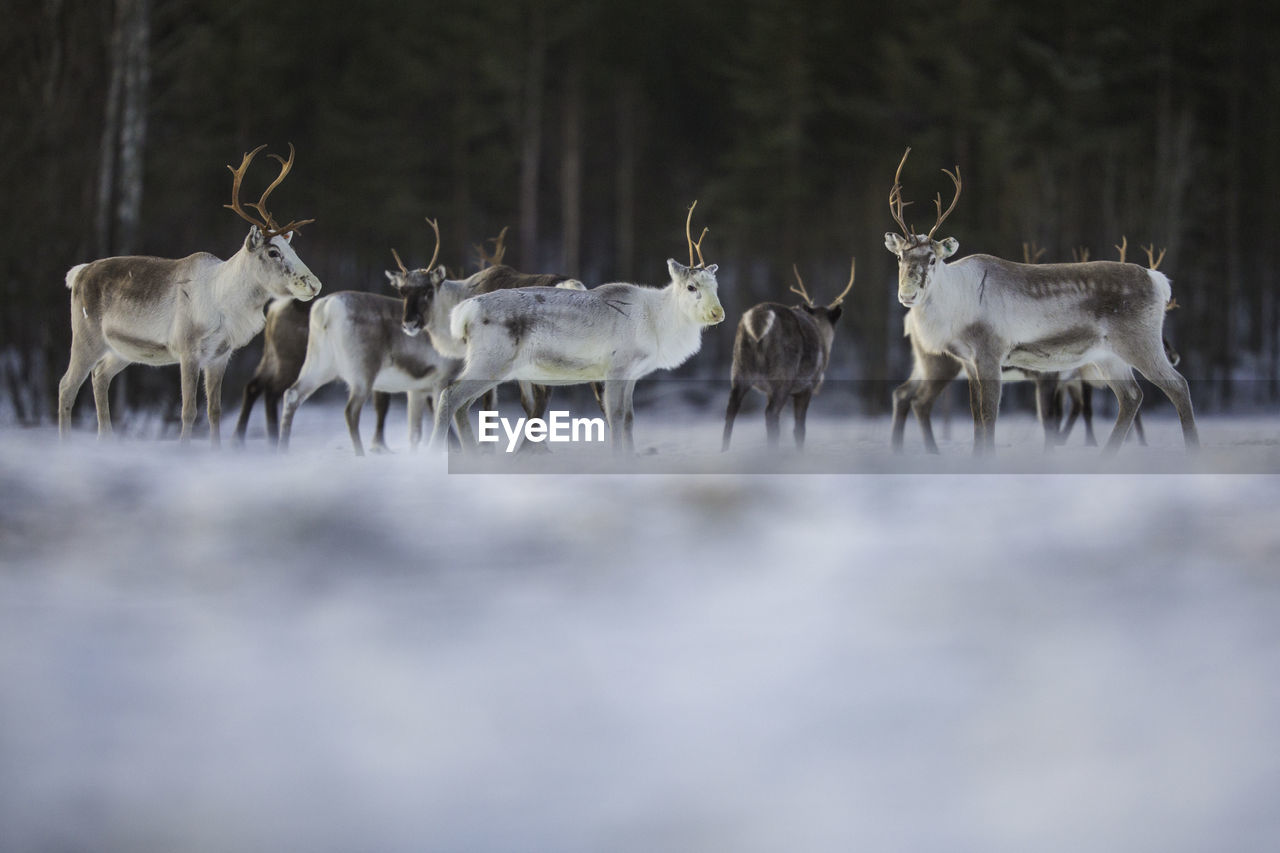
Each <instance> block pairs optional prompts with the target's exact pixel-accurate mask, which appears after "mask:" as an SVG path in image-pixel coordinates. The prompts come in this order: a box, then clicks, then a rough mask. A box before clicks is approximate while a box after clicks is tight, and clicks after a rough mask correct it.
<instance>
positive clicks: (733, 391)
mask: <svg viewBox="0 0 1280 853" xmlns="http://www.w3.org/2000/svg"><path fill="white" fill-rule="evenodd" d="M750 390H751V389H750V387H749V386H747V385H741V384H736V383H735V384H733V385H730V386H729V406H728V408H726V409H725V410H724V437H723V438H722V439H721V440H720V452H721V453H724V452H725V451H726V450H728V449H729V440H730V438H732V437H733V422H734V421H735V420H737V418H738V410H739V409H741V408H742V400H743V398H744V397H746V396H747V392H748V391H750Z"/></svg>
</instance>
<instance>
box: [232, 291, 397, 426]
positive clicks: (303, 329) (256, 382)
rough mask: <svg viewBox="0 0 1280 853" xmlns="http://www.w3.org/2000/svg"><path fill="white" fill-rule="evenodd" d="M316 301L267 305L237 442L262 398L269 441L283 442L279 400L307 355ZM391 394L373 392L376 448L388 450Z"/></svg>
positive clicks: (293, 301) (241, 414)
mask: <svg viewBox="0 0 1280 853" xmlns="http://www.w3.org/2000/svg"><path fill="white" fill-rule="evenodd" d="M314 305H315V302H314V301H312V302H302V301H299V300H297V299H292V298H290V299H277V300H275V301H273V302H272V303H271V304H270V305H268V306H267V325H266V327H265V328H264V329H263V330H262V358H261V359H259V361H258V366H257V367H256V368H255V369H254V371H253V377H252V378H250V380H249V382H248V383H247V384H246V385H245V386H244V396H243V398H242V400H241V403H240V420H239V421H237V423H236V432H235V438H234V439H233V440H234V442H235V444H237V445H243V444H244V437H245V433H246V431H247V430H248V426H249V418H250V416H251V415H252V414H253V407H254V404H255V403H256V402H257V401H258V397H262V407H263V410H264V411H265V412H266V416H267V441H268V442H269V443H270V444H271V446H272V447H276V446H277V445H278V444H279V442H280V400H281V399H282V398H283V397H284V392H285V391H287V390H289V386H291V385H292V384H293V383H294V382H296V381H297V379H298V374H300V373H301V372H302V363H303V361H304V360H305V359H306V357H307V327H308V325H309V323H310V320H311V308H312V306H314ZM390 405H391V395H390V394H387V393H384V392H382V391H375V392H373V408H374V411H375V412H376V413H377V416H378V423H377V428H376V429H375V431H374V434H373V449H374V450H375V451H384V450H386V449H387V443H386V438H385V429H384V428H385V426H386V422H387V409H388V408H389V407H390Z"/></svg>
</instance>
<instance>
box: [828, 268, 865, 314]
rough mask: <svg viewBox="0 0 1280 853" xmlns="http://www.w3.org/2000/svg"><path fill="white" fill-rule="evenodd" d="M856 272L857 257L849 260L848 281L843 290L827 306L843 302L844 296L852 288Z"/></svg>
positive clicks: (834, 305)
mask: <svg viewBox="0 0 1280 853" xmlns="http://www.w3.org/2000/svg"><path fill="white" fill-rule="evenodd" d="M857 274H858V259H857V258H856V257H855V258H853V259H852V260H851V261H849V283H848V284H846V285H845V286H844V290H842V291H840V295H839V296H837V297H836V298H835V301H833V302H832V303H831V304H830V305H828V306H827V307H828V308H835V307H836V306H837V305H839V304H840V303H842V302H844V298H845V297H846V296H848V295H849V291H850V290H853V279H854V276H856V275H857Z"/></svg>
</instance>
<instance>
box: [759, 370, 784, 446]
mask: <svg viewBox="0 0 1280 853" xmlns="http://www.w3.org/2000/svg"><path fill="white" fill-rule="evenodd" d="M787 396H788V395H787V391H786V388H784V387H781V383H779V384H777V385H775V386H774V387H773V388H772V389H770V391H769V402H768V403H766V404H765V408H764V429H765V436H766V439H767V441H768V445H769V449H770V450H775V449H777V447H778V437H779V434H780V433H781V432H782V427H781V424H780V419H781V417H782V407H783V406H785V405H786V404H787Z"/></svg>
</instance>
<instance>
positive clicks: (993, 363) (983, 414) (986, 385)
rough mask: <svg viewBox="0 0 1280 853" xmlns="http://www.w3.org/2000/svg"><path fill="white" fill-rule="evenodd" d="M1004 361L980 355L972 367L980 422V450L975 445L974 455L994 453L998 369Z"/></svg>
mask: <svg viewBox="0 0 1280 853" xmlns="http://www.w3.org/2000/svg"><path fill="white" fill-rule="evenodd" d="M1003 362H1004V359H1003V358H1002V357H1001V355H998V354H992V353H986V354H982V353H980V354H979V355H978V359H977V361H976V362H975V365H974V368H975V369H974V374H975V376H976V379H977V382H976V383H974V384H976V385H977V386H978V411H979V416H980V418H981V422H982V441H981V449H978V445H975V447H974V452H975V454H976V455H982V454H983V453H995V449H996V416H997V415H998V414H999V413H1000V395H1001V393H1002V392H1003V390H1004V389H1003V383H1002V382H1001V379H1000V367H1001V364H1003Z"/></svg>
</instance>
